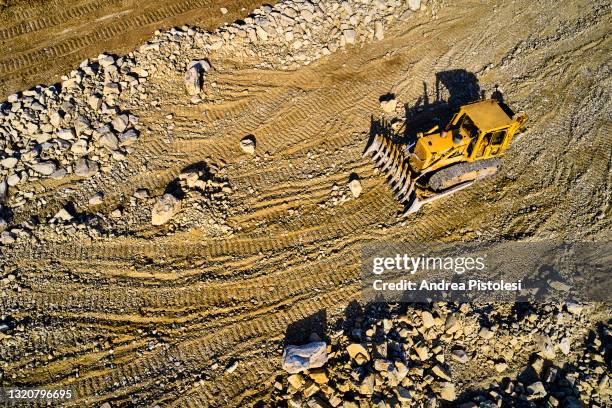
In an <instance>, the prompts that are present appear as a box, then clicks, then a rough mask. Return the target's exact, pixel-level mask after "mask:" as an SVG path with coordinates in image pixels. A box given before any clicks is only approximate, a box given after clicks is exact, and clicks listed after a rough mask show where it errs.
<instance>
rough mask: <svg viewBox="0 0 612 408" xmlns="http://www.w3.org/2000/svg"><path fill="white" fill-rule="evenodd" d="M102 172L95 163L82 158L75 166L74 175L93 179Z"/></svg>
mask: <svg viewBox="0 0 612 408" xmlns="http://www.w3.org/2000/svg"><path fill="white" fill-rule="evenodd" d="M99 170H100V166H99V165H98V163H96V162H95V161H92V160H89V159H86V158H81V159H79V160H77V162H76V164H75V166H74V174H76V175H77V176H80V177H91V176H93V175H95V174H96V173H97V172H98V171H99Z"/></svg>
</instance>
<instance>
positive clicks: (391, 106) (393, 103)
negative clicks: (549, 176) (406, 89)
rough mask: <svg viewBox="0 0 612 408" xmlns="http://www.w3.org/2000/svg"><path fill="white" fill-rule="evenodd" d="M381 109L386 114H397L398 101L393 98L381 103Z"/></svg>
mask: <svg viewBox="0 0 612 408" xmlns="http://www.w3.org/2000/svg"><path fill="white" fill-rule="evenodd" d="M380 107H381V108H382V110H383V111H384V112H386V113H393V112H395V108H397V99H395V98H391V99H387V100H384V101H380Z"/></svg>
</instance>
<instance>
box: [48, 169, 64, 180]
mask: <svg viewBox="0 0 612 408" xmlns="http://www.w3.org/2000/svg"><path fill="white" fill-rule="evenodd" d="M66 174H68V172H67V171H66V169H57V170H55V171H54V172H53V173H51V175H50V176H49V178H50V179H53V180H61V179H63V178H64V177H66Z"/></svg>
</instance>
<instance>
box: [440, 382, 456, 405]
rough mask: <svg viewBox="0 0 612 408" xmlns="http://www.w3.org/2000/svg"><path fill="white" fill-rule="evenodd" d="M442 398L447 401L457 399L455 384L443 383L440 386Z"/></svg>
mask: <svg viewBox="0 0 612 408" xmlns="http://www.w3.org/2000/svg"><path fill="white" fill-rule="evenodd" d="M440 398H442V399H443V400H445V401H454V400H455V399H457V393H456V392H455V384H453V383H451V382H443V383H441V384H440Z"/></svg>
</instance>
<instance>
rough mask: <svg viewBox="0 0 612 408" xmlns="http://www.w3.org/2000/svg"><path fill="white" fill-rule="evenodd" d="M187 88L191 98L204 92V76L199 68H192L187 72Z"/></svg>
mask: <svg viewBox="0 0 612 408" xmlns="http://www.w3.org/2000/svg"><path fill="white" fill-rule="evenodd" d="M184 79H185V87H186V88H187V93H188V94H189V95H191V96H194V95H197V94H199V93H200V91H201V90H202V75H201V74H200V71H199V70H198V68H197V67H195V66H194V67H191V68H189V69H187V71H186V72H185V78H184Z"/></svg>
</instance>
